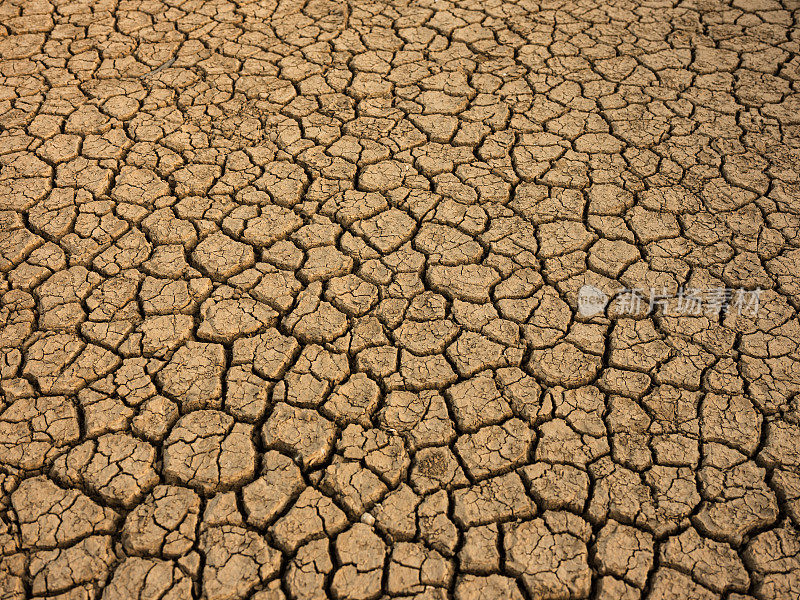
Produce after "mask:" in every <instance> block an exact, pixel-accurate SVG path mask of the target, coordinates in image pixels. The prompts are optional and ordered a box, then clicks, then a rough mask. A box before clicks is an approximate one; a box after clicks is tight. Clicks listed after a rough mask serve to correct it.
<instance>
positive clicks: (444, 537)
mask: <svg viewBox="0 0 800 600" xmlns="http://www.w3.org/2000/svg"><path fill="white" fill-rule="evenodd" d="M449 507H450V500H449V498H448V497H447V492H446V491H444V490H439V491H438V492H436V493H435V494H432V495H430V496H428V497H427V498H425V500H423V501H422V502H421V503H420V505H419V508H418V509H417V516H418V519H417V522H418V523H419V532H420V537H421V538H422V540H424V541H425V543H427V544H428V545H430V546H431V547H432V548H433V549H434V550H436V551H437V552H441V553H442V554H443V555H445V556H453V551H454V550H455V548H456V546H457V545H458V528H457V527H456V526H455V523H453V522H452V521H451V520H450V518H449V517H448V516H447V514H448V509H449Z"/></svg>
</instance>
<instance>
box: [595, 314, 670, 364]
mask: <svg viewBox="0 0 800 600" xmlns="http://www.w3.org/2000/svg"><path fill="white" fill-rule="evenodd" d="M610 342H611V354H610V355H609V364H610V365H611V366H612V367H618V368H620V369H629V370H631V371H646V372H649V371H652V370H653V369H655V368H656V367H657V366H658V365H659V364H660V363H662V362H664V361H665V360H666V359H667V358H669V356H670V352H671V350H670V347H669V346H668V345H667V344H666V342H664V341H663V340H662V339H661V336H660V335H659V333H658V332H657V331H656V329H655V326H654V325H653V322H652V321H651V320H649V319H645V320H642V321H634V320H632V319H620V320H619V321H618V322H617V326H616V327H615V328H614V331H613V332H612V335H611V337H610Z"/></svg>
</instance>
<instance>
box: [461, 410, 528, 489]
mask: <svg viewBox="0 0 800 600" xmlns="http://www.w3.org/2000/svg"><path fill="white" fill-rule="evenodd" d="M532 444H533V433H532V432H531V430H530V428H529V427H528V426H527V425H526V424H525V423H524V422H522V421H520V420H519V419H510V420H509V421H506V422H505V423H504V424H503V425H489V426H487V427H484V428H482V429H480V430H478V431H477V432H476V433H473V434H467V435H463V436H461V437H460V438H459V439H458V441H457V442H456V451H457V452H458V455H459V456H460V457H461V459H462V460H463V461H464V466H465V467H466V469H467V473H469V475H471V476H472V477H475V478H478V479H480V478H482V477H486V476H488V475H495V474H498V473H501V472H503V471H507V470H509V469H511V468H513V467H515V466H518V465H520V464H522V463H524V462H525V461H526V460H527V459H528V451H529V450H530V448H531V445H532Z"/></svg>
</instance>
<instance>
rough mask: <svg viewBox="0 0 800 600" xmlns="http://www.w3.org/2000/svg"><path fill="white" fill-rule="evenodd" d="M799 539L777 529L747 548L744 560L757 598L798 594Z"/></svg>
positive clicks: (799, 570) (787, 531)
mask: <svg viewBox="0 0 800 600" xmlns="http://www.w3.org/2000/svg"><path fill="white" fill-rule="evenodd" d="M799 555H800V539H798V535H797V532H796V531H795V530H793V529H790V528H786V527H780V528H777V529H773V530H772V531H766V532H764V533H760V534H759V535H757V536H756V537H754V538H753V540H752V541H751V542H750V543H749V544H748V545H747V549H746V550H745V552H744V559H745V561H747V564H748V565H750V566H751V568H752V569H753V571H755V572H754V573H753V579H754V580H755V593H756V596H757V597H758V598H765V599H766V598H791V597H792V596H794V595H796V594H797V592H798V590H800V560H798V556H799Z"/></svg>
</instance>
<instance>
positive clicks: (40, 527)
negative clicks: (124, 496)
mask: <svg viewBox="0 0 800 600" xmlns="http://www.w3.org/2000/svg"><path fill="white" fill-rule="evenodd" d="M11 505H12V506H13V507H14V512H15V513H16V515H17V519H18V522H19V530H20V535H21V537H22V544H23V546H24V547H27V548H43V549H48V548H55V547H56V546H60V547H64V546H66V545H68V544H72V543H74V542H76V541H78V540H79V539H81V538H84V537H86V536H88V535H93V534H100V533H108V534H111V533H114V532H115V531H116V529H117V524H118V522H119V520H120V519H119V515H118V514H117V513H116V512H115V511H113V510H111V509H110V508H105V507H102V506H99V505H98V504H96V503H95V502H94V501H93V500H91V499H90V498H88V497H87V496H85V495H84V494H82V493H81V492H79V491H78V490H64V489H61V488H60V487H58V486H57V485H56V484H54V483H53V482H52V481H50V480H49V479H47V478H46V477H34V478H33V479H26V480H25V481H23V482H22V483H20V485H19V487H18V488H17V489H16V490H15V491H14V492H13V493H12V494H11Z"/></svg>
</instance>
